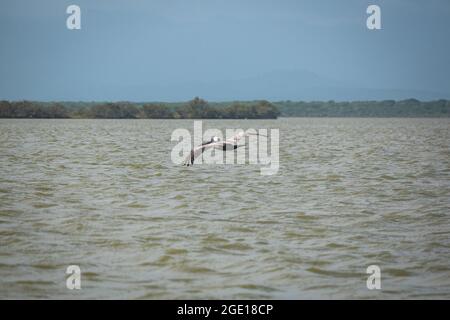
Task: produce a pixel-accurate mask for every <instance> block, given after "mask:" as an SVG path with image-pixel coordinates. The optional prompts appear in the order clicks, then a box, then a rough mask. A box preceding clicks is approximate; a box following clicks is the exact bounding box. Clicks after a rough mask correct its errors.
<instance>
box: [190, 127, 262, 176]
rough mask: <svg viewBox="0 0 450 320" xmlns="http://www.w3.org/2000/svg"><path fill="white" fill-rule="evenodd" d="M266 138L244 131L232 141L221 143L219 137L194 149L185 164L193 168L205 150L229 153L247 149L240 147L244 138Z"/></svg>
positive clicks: (212, 138)
mask: <svg viewBox="0 0 450 320" xmlns="http://www.w3.org/2000/svg"><path fill="white" fill-rule="evenodd" d="M251 135H253V136H259V135H261V136H264V135H262V134H259V133H248V132H247V133H245V132H243V131H240V132H239V133H238V134H236V135H235V136H233V137H232V138H230V139H227V140H223V141H220V138H219V137H216V136H214V137H211V140H209V141H205V142H203V143H202V144H201V145H200V146H198V147H196V148H194V149H192V150H191V152H190V154H189V155H188V156H187V157H186V159H185V160H184V162H183V165H184V166H188V167H189V166H192V165H193V164H194V161H195V159H197V158H198V157H199V156H200V155H201V154H203V152H205V150H208V149H218V150H222V151H228V150H235V149H237V148H240V147H245V144H242V145H239V144H238V142H239V140H241V139H242V138H244V137H247V136H251ZM265 137H266V136H265Z"/></svg>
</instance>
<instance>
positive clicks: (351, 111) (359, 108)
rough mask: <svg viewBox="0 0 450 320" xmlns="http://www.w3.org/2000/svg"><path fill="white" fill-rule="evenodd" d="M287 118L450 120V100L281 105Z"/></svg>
mask: <svg viewBox="0 0 450 320" xmlns="http://www.w3.org/2000/svg"><path fill="white" fill-rule="evenodd" d="M274 104H275V105H276V106H277V107H278V108H279V109H280V111H281V114H282V116H284V117H450V100H443V99H441V100H435V101H419V100H416V99H406V100H399V101H395V100H382V101H351V102H348V101H343V102H336V101H333V100H331V101H312V102H304V101H280V102H274Z"/></svg>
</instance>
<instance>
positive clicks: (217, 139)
mask: <svg viewBox="0 0 450 320" xmlns="http://www.w3.org/2000/svg"><path fill="white" fill-rule="evenodd" d="M211 141H212V142H219V141H220V139H219V137H216V136H214V137H212V138H211Z"/></svg>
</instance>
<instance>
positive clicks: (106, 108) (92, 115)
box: [0, 97, 450, 119]
mask: <svg viewBox="0 0 450 320" xmlns="http://www.w3.org/2000/svg"><path fill="white" fill-rule="evenodd" d="M279 116H281V117H450V100H443V99H441V100H435V101H426V102H423V101H419V100H416V99H407V100H400V101H395V100H383V101H352V102H335V101H312V102H304V101H289V100H287V101H278V102H269V101H266V100H259V101H235V102H207V101H205V100H203V99H201V98H198V97H195V98H194V99H192V100H190V101H188V102H177V103H175V102H174V103H159V102H152V103H135V102H127V101H123V102H38V101H5V100H2V101H0V118H46V119H49V118H50V119H64V118H69V119H276V118H277V117H279Z"/></svg>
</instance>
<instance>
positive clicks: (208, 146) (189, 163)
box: [183, 142, 223, 166]
mask: <svg viewBox="0 0 450 320" xmlns="http://www.w3.org/2000/svg"><path fill="white" fill-rule="evenodd" d="M211 148H216V149H222V148H223V142H215V143H208V144H204V145H201V146H198V147H196V148H194V149H192V150H191V152H190V153H189V155H188V156H187V157H186V159H185V160H184V162H183V165H184V166H192V165H193V164H194V161H195V159H197V158H198V157H199V156H200V155H201V154H202V153H203V152H205V150H207V149H211Z"/></svg>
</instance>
